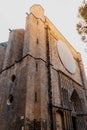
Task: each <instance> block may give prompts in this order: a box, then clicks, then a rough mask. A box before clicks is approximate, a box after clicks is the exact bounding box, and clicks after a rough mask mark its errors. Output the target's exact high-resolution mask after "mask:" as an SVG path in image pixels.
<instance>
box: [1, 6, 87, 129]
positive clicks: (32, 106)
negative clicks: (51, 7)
mask: <svg viewBox="0 0 87 130" xmlns="http://www.w3.org/2000/svg"><path fill="white" fill-rule="evenodd" d="M86 90H87V84H86V77H85V72H84V67H83V63H82V59H81V55H80V53H78V52H76V50H75V49H74V48H73V47H72V46H71V45H70V43H69V42H68V41H67V40H66V39H65V38H64V37H63V35H62V34H61V33H60V32H59V31H58V30H57V29H56V28H55V26H54V25H53V24H52V23H51V21H50V20H49V19H48V18H47V17H46V16H44V10H43V8H42V7H41V6H40V5H34V6H32V7H31V9H30V14H27V17H26V27H25V29H15V30H12V31H11V32H10V34H9V40H8V44H6V43H2V44H0V130H87V91H86Z"/></svg>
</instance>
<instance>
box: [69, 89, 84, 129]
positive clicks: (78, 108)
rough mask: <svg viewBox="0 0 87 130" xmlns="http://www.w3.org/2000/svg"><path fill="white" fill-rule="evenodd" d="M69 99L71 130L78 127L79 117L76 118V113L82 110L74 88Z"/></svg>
mask: <svg viewBox="0 0 87 130" xmlns="http://www.w3.org/2000/svg"><path fill="white" fill-rule="evenodd" d="M70 100H71V104H72V126H73V130H77V129H78V128H79V126H78V125H79V123H77V122H78V121H79V117H78V118H77V116H76V115H77V114H78V113H80V112H82V103H81V99H80V97H79V95H78V93H77V92H76V90H73V92H72V94H71V97H70Z"/></svg>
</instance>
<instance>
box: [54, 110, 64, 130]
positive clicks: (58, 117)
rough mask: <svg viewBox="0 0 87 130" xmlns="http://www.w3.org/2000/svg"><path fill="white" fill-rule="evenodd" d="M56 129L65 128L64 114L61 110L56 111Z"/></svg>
mask: <svg viewBox="0 0 87 130" xmlns="http://www.w3.org/2000/svg"><path fill="white" fill-rule="evenodd" d="M56 130H63V114H62V112H61V111H57V112H56Z"/></svg>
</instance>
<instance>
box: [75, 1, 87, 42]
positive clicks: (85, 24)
mask: <svg viewBox="0 0 87 130" xmlns="http://www.w3.org/2000/svg"><path fill="white" fill-rule="evenodd" d="M78 13H79V15H78V16H79V18H80V21H79V23H77V25H76V28H77V31H78V33H79V34H80V35H81V39H82V40H83V41H84V42H87V2H86V3H85V2H84V3H83V4H82V6H81V7H79V10H78Z"/></svg>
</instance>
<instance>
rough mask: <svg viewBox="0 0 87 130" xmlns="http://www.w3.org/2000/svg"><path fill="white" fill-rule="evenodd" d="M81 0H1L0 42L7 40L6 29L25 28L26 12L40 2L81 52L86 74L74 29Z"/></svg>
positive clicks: (85, 57) (82, 52)
mask: <svg viewBox="0 0 87 130" xmlns="http://www.w3.org/2000/svg"><path fill="white" fill-rule="evenodd" d="M81 3H82V0H7V1H6V0H1V3H0V42H3V41H7V40H8V36H9V31H8V29H9V28H11V29H16V28H25V22H26V21H25V20H26V19H25V18H26V12H29V9H30V7H31V6H32V5H33V4H40V5H41V6H42V7H43V8H44V10H45V15H46V16H47V17H48V18H49V19H50V20H51V22H52V23H53V24H54V25H55V26H56V28H57V29H58V30H59V31H60V32H61V33H62V34H63V36H64V37H65V38H66V39H67V40H68V41H69V42H70V44H71V45H72V46H73V47H74V48H75V49H76V50H77V51H79V52H80V53H81V55H82V59H83V63H84V66H85V70H86V74H87V63H86V62H87V54H86V53H85V51H84V49H85V48H87V45H85V43H83V42H82V41H81V39H80V36H79V35H78V33H77V31H76V23H77V22H78V21H79V19H78V18H77V15H78V8H79V6H80V5H81Z"/></svg>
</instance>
